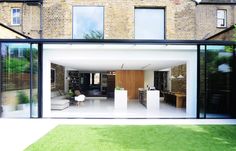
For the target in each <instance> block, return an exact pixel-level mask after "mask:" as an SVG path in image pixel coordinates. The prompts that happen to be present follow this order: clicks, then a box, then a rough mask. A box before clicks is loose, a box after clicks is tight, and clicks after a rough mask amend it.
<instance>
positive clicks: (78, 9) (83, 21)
mask: <svg viewBox="0 0 236 151" xmlns="http://www.w3.org/2000/svg"><path fill="white" fill-rule="evenodd" d="M103 13H104V12H103V7H99V6H97V7H96V6H95V7H93V6H75V7H73V38H74V39H103V37H104V36H103V30H104V29H103V26H104V23H103V22H104V15H103Z"/></svg>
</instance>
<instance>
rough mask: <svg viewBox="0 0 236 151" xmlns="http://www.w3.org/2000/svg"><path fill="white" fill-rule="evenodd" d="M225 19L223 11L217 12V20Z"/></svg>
mask: <svg viewBox="0 0 236 151" xmlns="http://www.w3.org/2000/svg"><path fill="white" fill-rule="evenodd" d="M224 17H225V11H224V10H217V18H221V19H223V18H224Z"/></svg>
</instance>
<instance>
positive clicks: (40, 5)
mask: <svg viewBox="0 0 236 151" xmlns="http://www.w3.org/2000/svg"><path fill="white" fill-rule="evenodd" d="M39 7H40V23H39V24H40V29H39V35H40V39H43V13H42V12H43V0H42V2H40V4H39Z"/></svg>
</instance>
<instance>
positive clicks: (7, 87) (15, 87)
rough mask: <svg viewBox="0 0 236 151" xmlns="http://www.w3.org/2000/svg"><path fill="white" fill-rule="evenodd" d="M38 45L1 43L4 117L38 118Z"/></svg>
mask: <svg viewBox="0 0 236 151" xmlns="http://www.w3.org/2000/svg"><path fill="white" fill-rule="evenodd" d="M37 92H38V45H34V44H33V45H32V44H29V43H2V44H1V107H2V115H1V116H2V117H8V118H9V117H14V118H17V117H19V118H29V117H38V103H37V102H38V93H37Z"/></svg>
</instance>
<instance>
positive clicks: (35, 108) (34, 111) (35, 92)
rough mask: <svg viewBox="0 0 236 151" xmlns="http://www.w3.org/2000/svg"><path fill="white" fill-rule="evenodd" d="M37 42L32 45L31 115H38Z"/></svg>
mask: <svg viewBox="0 0 236 151" xmlns="http://www.w3.org/2000/svg"><path fill="white" fill-rule="evenodd" d="M38 67H39V65H38V44H33V45H32V106H31V107H32V113H31V114H32V117H38Z"/></svg>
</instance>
